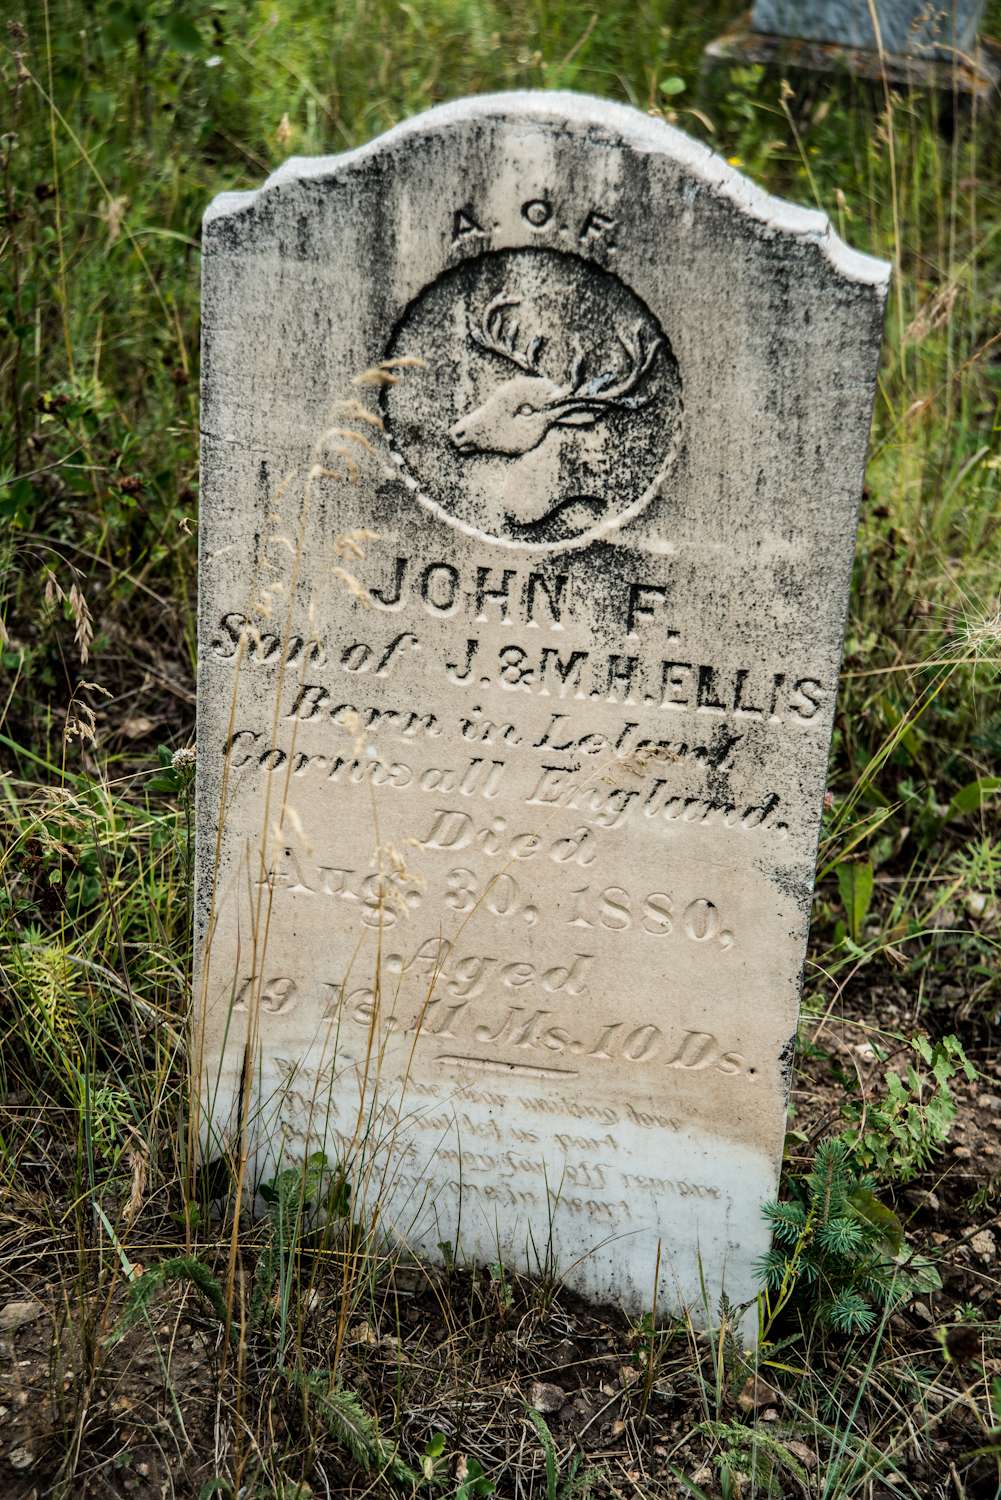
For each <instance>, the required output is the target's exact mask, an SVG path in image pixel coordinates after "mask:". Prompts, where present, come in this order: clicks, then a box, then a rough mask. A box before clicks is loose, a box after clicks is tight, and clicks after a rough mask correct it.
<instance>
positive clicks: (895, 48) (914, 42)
mask: <svg viewBox="0 0 1001 1500" xmlns="http://www.w3.org/2000/svg"><path fill="white" fill-rule="evenodd" d="M873 11H875V13H876V21H877V22H878V26H879V36H878V37H877V35H876V26H875V25H874V23H873ZM983 13H984V0H874V4H873V5H872V6H871V7H870V3H869V0H755V4H754V7H753V10H752V12H751V24H752V26H753V27H754V30H755V31H761V32H764V33H766V34H767V35H771V36H788V37H797V38H801V39H802V40H803V41H817V42H834V43H836V44H837V45H840V46H843V47H860V48H864V49H865V50H866V51H871V52H876V51H879V50H880V48H881V49H882V51H883V52H887V53H892V54H894V55H896V56H899V57H905V56H911V57H920V58H927V59H933V58H942V59H946V60H952V59H955V58H956V57H957V54H969V53H972V51H973V49H974V48H975V47H976V42H977V28H978V26H979V25H980V21H981V18H982V16H983Z"/></svg>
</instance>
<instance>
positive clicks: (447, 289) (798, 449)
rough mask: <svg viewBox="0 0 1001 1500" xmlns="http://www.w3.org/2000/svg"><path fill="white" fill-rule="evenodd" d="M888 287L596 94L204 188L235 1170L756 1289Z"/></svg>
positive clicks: (445, 1239) (206, 877)
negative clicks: (338, 1181)
mask: <svg viewBox="0 0 1001 1500" xmlns="http://www.w3.org/2000/svg"><path fill="white" fill-rule="evenodd" d="M887 276H888V267H887V266H885V265H883V264H882V263H879V262H877V261H874V260H871V259H869V258H867V257H866V256H864V255H860V254H857V253H855V252H854V251H852V250H850V249H849V248H848V247H847V246H845V245H844V244H843V243H842V242H841V241H840V240H839V239H838V238H837V236H836V235H835V234H834V233H833V231H832V230H831V228H830V226H829V224H828V223H827V221H826V219H825V218H824V217H823V216H822V215H820V214H818V213H815V212H813V211H809V210H806V209H802V208H798V207H796V206H794V205H792V204H789V203H785V202H781V201H779V200H777V199H774V198H770V197H768V196H767V195H766V194H765V193H763V192H761V191H760V190H759V189H758V188H757V187H755V186H754V185H753V184H752V183H750V182H749V181H747V180H746V179H745V178H743V177H741V176H740V175H739V174H738V173H737V172H735V171H733V170H732V169H731V168H730V167H729V166H727V165H726V164H725V163H724V162H723V161H722V160H720V159H719V158H718V157H716V156H714V155H713V154H711V153H710V152H709V151H708V150H707V149H706V148H704V147H703V146H701V145H699V144H697V143H695V142H693V141H692V140H690V139H688V138H687V137H686V136H684V135H683V134H681V133H679V132H678V131H676V130H673V129H671V128H670V127H668V126H667V125H665V124H663V123H661V122H660V121H659V120H656V119H653V118H648V117H646V116H644V115H643V114H640V113H639V112H637V111H635V110H632V109H629V108H626V107H623V106H620V105H618V104H611V103H607V102H603V101H600V100H597V99H591V98H585V97H580V96H575V95H570V94H560V93H549V94H545V93H537V94H532V93H520V94H519V93H512V94H506V95H497V96H493V97H486V98H475V99H468V100H464V101H461V102H458V103H455V104H450V105H446V106H443V107H441V108H437V109H434V110H431V111H430V112H429V113H427V114H425V115H422V116H420V117H419V118H417V119H414V120H410V121H408V122H406V123H404V124H403V125H401V126H399V127H398V128H396V129H395V130H392V131H390V132H389V134H387V135H385V136H383V137H381V138H380V139H378V140H376V141H374V142H372V143H371V144H370V145H367V146H365V147H363V148H362V149H360V150H357V151H352V152H349V153H347V154H345V155H343V156H336V157H329V158H323V159H319V160H305V159H295V160H292V161H289V162H288V163H286V165H285V166H284V167H282V168H281V169H280V170H279V171H277V172H276V173H275V174H274V175H273V176H272V177H271V178H270V179H269V180H268V181H267V182H266V183H265V185H264V186H263V187H262V188H261V189H260V190H259V191H258V192H248V193H235V194H224V195H223V196H222V197H220V198H217V199H216V200H215V202H214V203H213V204H212V205H211V207H210V208H209V210H208V213H207V215H206V219H205V228H204V303H203V314H204V356H203V396H202V401H203V429H204V430H203V470H202V474H203V479H202V484H203V488H202V509H201V516H202V519H201V577H200V595H201V604H200V614H201V623H200V665H199V686H198V715H199V724H198V764H199V773H198V774H199V780H198V914H199V915H198V934H199V941H198V962H197V974H196V999H197V1005H196V1023H195V1039H194V1040H195V1046H194V1056H195V1069H196V1081H195V1089H196V1095H195V1097H196V1100H197V1101H198V1104H199V1108H200V1130H201V1136H202V1141H203V1149H204V1151H205V1152H206V1154H208V1155H217V1154H219V1153H220V1152H221V1151H226V1150H228V1151H234V1152H236V1153H237V1154H239V1152H240V1151H245V1152H246V1158H247V1180H248V1183H251V1184H253V1183H256V1182H259V1181H261V1180H263V1179H266V1178H268V1177H269V1176H271V1175H273V1173H274V1172H275V1170H276V1168H277V1167H278V1165H279V1163H284V1164H288V1162H289V1161H290V1160H292V1159H294V1158H295V1157H296V1156H302V1155H303V1154H304V1153H307V1152H315V1151H318V1150H322V1151H324V1152H325V1153H326V1155H327V1156H328V1158H329V1159H330V1160H331V1161H337V1162H340V1163H342V1164H343V1165H344V1167H345V1169H346V1171H347V1173H348V1176H349V1178H350V1180H351V1184H352V1189H353V1193H354V1202H355V1205H356V1207H358V1208H359V1210H360V1209H362V1208H363V1207H365V1206H367V1207H369V1208H371V1207H373V1206H374V1204H375V1203H376V1201H378V1203H379V1216H380V1217H379V1222H380V1224H381V1225H382V1227H383V1229H384V1230H385V1232H386V1233H387V1234H388V1235H389V1236H391V1237H392V1238H393V1239H394V1240H395V1241H396V1243H397V1244H398V1245H400V1246H402V1247H405V1248H407V1249H409V1250H413V1251H414V1252H419V1253H423V1254H428V1255H431V1256H432V1257H434V1256H437V1255H440V1254H442V1253H444V1252H443V1251H442V1248H441V1247H442V1246H443V1245H445V1246H451V1247H452V1248H453V1250H454V1252H455V1254H456V1255H457V1257H458V1258H459V1259H462V1258H463V1257H468V1258H469V1259H471V1260H476V1261H480V1262H492V1261H496V1260H498V1259H500V1260H502V1261H504V1262H505V1263H508V1264H511V1265H515V1266H519V1267H527V1268H528V1269H530V1270H531V1269H533V1268H536V1267H538V1266H540V1265H544V1266H548V1268H550V1269H552V1268H553V1267H554V1266H555V1268H556V1269H557V1270H558V1271H559V1272H560V1273H561V1274H563V1275H565V1276H566V1278H567V1279H568V1280H569V1282H570V1283H571V1284H572V1285H574V1286H575V1287H577V1288H579V1289H580V1290H582V1291H583V1292H585V1293H587V1294H589V1295H591V1296H592V1297H596V1298H610V1299H613V1300H614V1301H616V1302H618V1303H619V1304H620V1305H623V1306H625V1307H627V1308H629V1309H632V1310H634V1311H639V1310H642V1309H643V1308H645V1307H646V1308H648V1307H649V1306H650V1305H651V1304H652V1302H653V1300H654V1295H655V1281H656V1280H657V1277H658V1275H659V1285H658V1286H657V1288H656V1295H657V1301H658V1306H659V1307H660V1308H661V1309H662V1310H667V1309H669V1308H678V1307H680V1306H682V1305H690V1306H692V1307H693V1309H694V1312H695V1315H696V1316H697V1317H702V1316H712V1313H713V1311H714V1308H715V1303H716V1299H717V1297H718V1294H719V1292H720V1289H721V1287H724V1286H725V1288H726V1290H727V1292H728V1293H729V1295H730V1296H731V1297H732V1298H733V1299H734V1300H736V1301H739V1300H741V1299H744V1298H747V1297H750V1296H751V1295H752V1294H753V1291H754V1288H755V1281H754V1275H753V1271H752V1266H753V1262H754V1260H755V1258H756V1257H757V1256H758V1255H759V1254H760V1253H761V1252H762V1251H763V1250H764V1249H765V1248H766V1246H767V1243H768V1236H767V1232H766V1227H765V1225H764V1223H763V1221H762V1217H761V1204H762V1202H763V1200H765V1199H768V1198H770V1197H772V1196H773V1195H774V1194H775V1191H776V1186H777V1181H778V1169H779V1161H780V1156H781V1149H782V1140H783V1129H784V1123H785V1109H786V1091H787V1083H788V1076H789V1067H790V1059H791V1056H792V1052H793V1047H794V1043H795V1036H796V1025H797V1009H798V998H799V986H800V973H801V968H802V965H803V960H804V952H805V946H806V939H807V929H808V922H809V913H810V901H811V892H812V885H813V872H814V859H815V852H816V846H817V837H818V828H819V823H820V817H821V808H822V803H823V798H824V790H825V775H826V767H827V754H828V746H829V740H830V733H831V723H832V716H833V713H834V707H835V696H836V692H837V676H838V665H839V658H840V651H841V640H842V628H843V621H844V617H845V610H846V603H847V596H848V587H849V578H850V574H851V568H852V556H853V546H854V532H855V522H856V510H857V506H858V503H859V496H860V492H861V486H862V476H863V466H864V461H865V454H866V443H867V437H868V431H869V422H870V412H871V407H872V400H873V391H874V382H875V375H876V366H877V359H878V352H879V343H880V335H881V324H882V313H883V302H884V295H885V290H886V283H887ZM366 372H367V373H366ZM359 376H360V377H361V379H360V380H359V378H358V377H359ZM658 1268H659V1271H658ZM700 1277H704V1280H705V1286H706V1288H707V1293H708V1299H709V1302H710V1304H711V1306H710V1307H709V1308H708V1309H706V1308H704V1307H703V1306H702V1294H701V1291H700Z"/></svg>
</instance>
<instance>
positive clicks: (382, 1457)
mask: <svg viewBox="0 0 1001 1500" xmlns="http://www.w3.org/2000/svg"><path fill="white" fill-rule="evenodd" d="M289 1380H290V1382H291V1384H292V1387H293V1389H294V1390H295V1391H296V1393H297V1394H298V1395H299V1396H300V1397H301V1398H302V1401H303V1405H304V1407H305V1408H306V1409H307V1410H308V1408H309V1406H310V1405H312V1406H313V1407H314V1408H315V1409H316V1411H317V1412H318V1413H319V1415H320V1417H321V1419H322V1421H323V1424H324V1426H325V1427H326V1429H327V1431H328V1433H329V1434H330V1436H331V1437H332V1438H333V1439H334V1441H335V1442H337V1443H340V1445H341V1447H343V1448H346V1449H347V1451H348V1452H349V1453H350V1454H351V1457H352V1458H353V1459H354V1461H355V1463H356V1464H357V1465H358V1467H359V1468H360V1469H363V1470H364V1471H365V1473H366V1474H373V1473H381V1474H385V1475H386V1476H387V1477H388V1478H389V1479H391V1480H393V1481H394V1483H396V1484H401V1485H413V1486H416V1485H419V1484H420V1483H421V1481H422V1476H421V1475H420V1474H417V1473H416V1472H415V1471H414V1470H413V1469H412V1468H410V1466H409V1465H408V1464H405V1463H404V1462H403V1460H402V1459H401V1458H400V1457H399V1455H398V1453H397V1450H396V1448H395V1447H394V1446H393V1444H392V1443H389V1442H387V1441H386V1439H385V1438H384V1437H383V1436H382V1435H381V1433H380V1432H379V1425H378V1423H377V1422H376V1420H375V1418H374V1417H373V1416H371V1415H370V1413H369V1412H367V1411H366V1410H365V1408H364V1406H363V1405H362V1403H361V1401H360V1399H359V1397H358V1395H357V1393H356V1392H355V1391H352V1390H349V1389H348V1388H347V1387H346V1386H343V1385H340V1384H339V1383H338V1382H337V1380H336V1379H335V1378H334V1376H333V1375H332V1374H331V1372H330V1371H329V1370H310V1371H305V1370H290V1371H289Z"/></svg>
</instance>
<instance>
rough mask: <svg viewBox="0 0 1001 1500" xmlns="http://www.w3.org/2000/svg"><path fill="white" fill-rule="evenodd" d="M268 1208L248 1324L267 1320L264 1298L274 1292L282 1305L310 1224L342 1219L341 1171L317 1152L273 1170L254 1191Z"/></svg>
mask: <svg viewBox="0 0 1001 1500" xmlns="http://www.w3.org/2000/svg"><path fill="white" fill-rule="evenodd" d="M258 1192H259V1193H260V1196H261V1197H262V1198H263V1199H264V1202H265V1203H266V1204H267V1207H268V1222H267V1239H266V1240H265V1243H264V1246H263V1248H262V1250H261V1253H260V1255H259V1256H258V1259H257V1265H256V1267H255V1270H254V1290H253V1296H252V1299H251V1321H252V1322H253V1323H254V1325H255V1326H260V1325H261V1324H262V1323H264V1322H265V1321H266V1320H267V1317H268V1314H269V1309H270V1299H271V1297H272V1294H273V1293H274V1291H275V1287H276V1284H277V1286H278V1289H279V1301H280V1304H281V1305H282V1306H284V1305H285V1304H286V1303H287V1302H288V1297H289V1292H290V1288H291V1273H292V1271H293V1268H294V1264H295V1259H296V1256H297V1254H298V1251H299V1250H300V1249H301V1247H302V1241H303V1236H304V1234H305V1233H306V1231H307V1230H308V1229H309V1228H310V1227H311V1225H312V1224H313V1223H319V1222H322V1221H323V1220H324V1219H330V1218H342V1217H343V1216H344V1215H345V1214H347V1212H348V1209H349V1206H350V1202H351V1187H350V1184H349V1183H348V1181H347V1179H346V1178H345V1176H344V1174H343V1172H342V1171H341V1170H340V1169H339V1168H336V1167H332V1166H331V1165H330V1163H329V1162H328V1161H327V1158H326V1156H325V1155H324V1153H323V1152H322V1151H316V1152H314V1153H313V1154H312V1155H311V1156H308V1157H307V1158H306V1160H305V1161H304V1162H302V1163H301V1164H297V1165H296V1166H294V1167H288V1168H286V1170H285V1171H284V1172H279V1174H278V1176H277V1177H275V1178H274V1179H273V1180H272V1181H271V1182H265V1183H262V1184H261V1186H260V1188H259V1189H258Z"/></svg>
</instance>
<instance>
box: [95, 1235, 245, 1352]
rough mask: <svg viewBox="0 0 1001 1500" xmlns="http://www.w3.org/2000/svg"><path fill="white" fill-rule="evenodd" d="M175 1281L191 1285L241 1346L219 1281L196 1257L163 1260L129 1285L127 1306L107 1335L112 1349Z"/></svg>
mask: <svg viewBox="0 0 1001 1500" xmlns="http://www.w3.org/2000/svg"><path fill="white" fill-rule="evenodd" d="M173 1281H190V1283H191V1285H192V1286H193V1287H194V1288H195V1289H196V1291H199V1292H201V1294H202V1296H203V1297H204V1298H205V1300H206V1302H207V1303H208V1304H209V1306H210V1307H211V1308H212V1311H213V1312H214V1313H215V1315H216V1317H217V1318H218V1319H219V1321H220V1323H221V1324H222V1326H223V1327H224V1328H225V1329H226V1331H227V1333H228V1334H229V1337H230V1339H231V1341H232V1342H233V1343H234V1344H236V1343H237V1342H238V1339H239V1335H238V1332H237V1329H236V1327H235V1326H234V1325H233V1323H232V1322H231V1320H230V1317H229V1310H228V1308H227V1307H226V1298H225V1296H224V1295H223V1290H222V1286H221V1285H220V1283H219V1280H218V1278H217V1277H215V1276H213V1274H212V1272H211V1271H210V1270H209V1268H208V1266H206V1265H204V1264H203V1262H202V1261H200V1260H199V1259H198V1258H197V1256H194V1255H175V1256H172V1257H171V1259H170V1260H161V1261H160V1262H159V1263H158V1264H157V1265H155V1266H150V1268H149V1269H148V1270H147V1271H144V1272H143V1274H142V1275H141V1276H137V1277H136V1278H135V1280H133V1281H132V1282H130V1283H129V1291H128V1296H127V1297H126V1300H125V1306H124V1307H123V1309H122V1311H121V1314H120V1315H119V1319H118V1322H117V1324H116V1325H115V1327H114V1329H113V1330H112V1332H111V1333H110V1334H109V1335H108V1345H109V1347H112V1346H114V1345H115V1344H117V1343H120V1341H121V1340H122V1339H123V1338H124V1337H125V1335H126V1334H127V1333H128V1331H129V1329H130V1328H134V1327H135V1325H136V1324H137V1323H138V1322H139V1321H140V1320H141V1319H143V1318H145V1317H146V1316H147V1314H148V1313H149V1309H150V1307H151V1306H152V1303H153V1299H154V1297H155V1296H156V1295H157V1293H158V1292H159V1291H161V1290H162V1289H163V1288H164V1287H165V1286H168V1285H169V1284H170V1283H171V1282H173Z"/></svg>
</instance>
